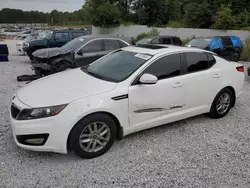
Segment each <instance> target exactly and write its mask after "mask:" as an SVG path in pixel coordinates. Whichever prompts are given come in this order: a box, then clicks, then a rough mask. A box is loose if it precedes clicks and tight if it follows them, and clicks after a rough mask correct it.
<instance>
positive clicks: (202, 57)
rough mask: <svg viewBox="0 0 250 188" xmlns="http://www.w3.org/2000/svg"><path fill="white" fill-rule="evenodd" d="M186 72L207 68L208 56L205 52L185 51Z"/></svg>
mask: <svg viewBox="0 0 250 188" xmlns="http://www.w3.org/2000/svg"><path fill="white" fill-rule="evenodd" d="M186 63H187V72H188V73H192V72H197V71H203V70H206V69H208V68H209V66H208V56H207V54H206V53H199V52H189V53H186Z"/></svg>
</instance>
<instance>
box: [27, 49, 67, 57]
mask: <svg viewBox="0 0 250 188" xmlns="http://www.w3.org/2000/svg"><path fill="white" fill-rule="evenodd" d="M69 52H70V50H68V51H65V50H62V49H61V48H44V49H40V50H36V51H35V52H33V54H32V55H33V56H34V57H39V58H51V57H55V56H58V55H59V54H62V55H63V54H66V53H69Z"/></svg>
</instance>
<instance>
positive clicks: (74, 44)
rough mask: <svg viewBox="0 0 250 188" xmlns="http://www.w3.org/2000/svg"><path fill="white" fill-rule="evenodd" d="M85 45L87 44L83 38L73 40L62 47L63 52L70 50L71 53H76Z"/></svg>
mask: <svg viewBox="0 0 250 188" xmlns="http://www.w3.org/2000/svg"><path fill="white" fill-rule="evenodd" d="M84 43H85V40H84V39H83V38H76V39H73V40H71V41H70V42H68V43H66V44H65V45H63V46H62V47H61V49H62V50H63V51H67V50H70V51H73V52H75V51H76V50H78V49H79V48H80V47H82V46H83V44H84Z"/></svg>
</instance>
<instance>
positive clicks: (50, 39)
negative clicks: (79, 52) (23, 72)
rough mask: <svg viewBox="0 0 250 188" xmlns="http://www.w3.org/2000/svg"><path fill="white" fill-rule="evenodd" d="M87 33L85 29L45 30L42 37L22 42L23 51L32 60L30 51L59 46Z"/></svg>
mask: <svg viewBox="0 0 250 188" xmlns="http://www.w3.org/2000/svg"><path fill="white" fill-rule="evenodd" d="M88 34H89V32H88V31H87V30H85V29H80V30H76V29H69V30H55V31H51V32H47V33H46V35H45V36H44V38H40V39H37V40H32V41H29V42H26V43H24V47H23V51H24V52H26V53H27V55H28V56H29V58H30V60H32V59H33V56H32V53H33V52H35V51H36V50H38V49H42V48H52V47H61V46H63V45H65V44H66V43H67V42H69V41H71V40H73V39H75V38H77V37H79V36H83V35H88Z"/></svg>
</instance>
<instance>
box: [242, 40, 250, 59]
mask: <svg viewBox="0 0 250 188" xmlns="http://www.w3.org/2000/svg"><path fill="white" fill-rule="evenodd" d="M240 60H241V61H250V37H248V38H247V39H246V40H245V42H244V47H243V51H242V53H241V57H240Z"/></svg>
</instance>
